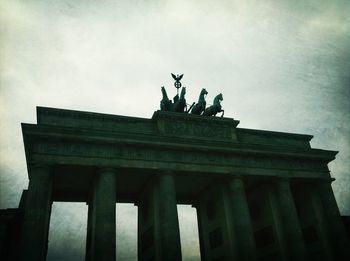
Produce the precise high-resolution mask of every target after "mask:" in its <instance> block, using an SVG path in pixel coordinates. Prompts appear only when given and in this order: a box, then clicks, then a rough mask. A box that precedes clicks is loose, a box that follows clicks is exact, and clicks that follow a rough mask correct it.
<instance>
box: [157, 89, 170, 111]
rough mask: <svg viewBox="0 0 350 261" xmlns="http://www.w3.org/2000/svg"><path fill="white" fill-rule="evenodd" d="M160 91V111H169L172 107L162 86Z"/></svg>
mask: <svg viewBox="0 0 350 261" xmlns="http://www.w3.org/2000/svg"><path fill="white" fill-rule="evenodd" d="M161 91H162V95H163V98H162V100H161V101H160V109H161V110H162V111H170V110H171V107H172V102H171V100H169V98H168V95H167V93H166V90H165V88H164V86H162V87H161Z"/></svg>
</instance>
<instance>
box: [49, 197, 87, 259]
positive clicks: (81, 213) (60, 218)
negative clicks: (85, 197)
mask: <svg viewBox="0 0 350 261" xmlns="http://www.w3.org/2000/svg"><path fill="white" fill-rule="evenodd" d="M87 211H88V207H87V205H86V203H75V202H53V204H52V210H51V221H50V229H49V242H48V252H47V260H48V261H59V260H65V261H84V260H85V244H86V228H87Z"/></svg>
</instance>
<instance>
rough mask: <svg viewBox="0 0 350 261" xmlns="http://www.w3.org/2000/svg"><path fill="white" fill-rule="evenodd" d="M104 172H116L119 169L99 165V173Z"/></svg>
mask: <svg viewBox="0 0 350 261" xmlns="http://www.w3.org/2000/svg"><path fill="white" fill-rule="evenodd" d="M103 172H113V173H116V172H117V169H116V168H113V167H99V168H97V173H103Z"/></svg>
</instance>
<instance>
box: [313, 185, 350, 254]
mask: <svg viewBox="0 0 350 261" xmlns="http://www.w3.org/2000/svg"><path fill="white" fill-rule="evenodd" d="M331 181H332V180H331V179H330V180H328V181H323V182H320V184H319V193H320V198H321V201H322V205H323V208H324V210H325V211H324V212H325V215H326V219H327V224H328V230H329V234H330V239H331V242H332V246H333V252H334V254H335V255H336V257H337V260H350V243H349V239H348V237H347V235H346V231H345V228H344V224H343V222H342V220H341V216H340V213H339V209H338V205H337V202H336V200H335V197H334V194H333V190H332V187H331Z"/></svg>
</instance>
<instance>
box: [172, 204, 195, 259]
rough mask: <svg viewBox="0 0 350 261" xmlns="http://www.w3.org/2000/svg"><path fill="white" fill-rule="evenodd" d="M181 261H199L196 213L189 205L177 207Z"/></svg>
mask: <svg viewBox="0 0 350 261" xmlns="http://www.w3.org/2000/svg"><path fill="white" fill-rule="evenodd" d="M177 212H178V216H179V227H180V240H181V253H182V260H183V261H197V260H198V261H199V260H201V258H200V250H199V235H198V222H197V211H196V209H195V208H193V207H192V206H191V205H177Z"/></svg>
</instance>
